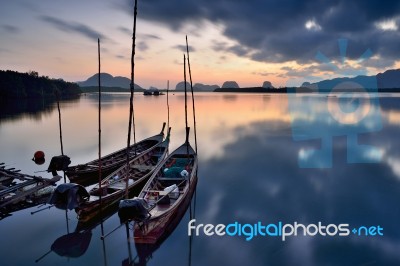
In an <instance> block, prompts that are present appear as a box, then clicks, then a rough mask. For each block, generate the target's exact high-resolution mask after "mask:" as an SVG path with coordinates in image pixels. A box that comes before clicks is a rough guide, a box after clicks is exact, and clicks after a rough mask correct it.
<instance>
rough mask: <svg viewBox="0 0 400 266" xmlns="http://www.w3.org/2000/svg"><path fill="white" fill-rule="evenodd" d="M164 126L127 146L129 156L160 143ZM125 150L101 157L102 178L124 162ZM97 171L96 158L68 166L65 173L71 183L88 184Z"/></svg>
mask: <svg viewBox="0 0 400 266" xmlns="http://www.w3.org/2000/svg"><path fill="white" fill-rule="evenodd" d="M164 128H165V123H164V124H163V127H162V130H161V132H160V133H159V134H157V135H154V136H152V137H149V138H147V139H144V140H142V141H140V142H138V143H136V144H133V145H131V146H130V148H129V153H130V156H131V158H134V157H135V156H140V155H141V154H143V153H146V152H147V151H149V150H150V149H152V148H153V147H155V146H156V145H158V144H160V143H161V142H162V141H163V138H164ZM126 152H127V148H123V149H120V150H118V151H116V152H113V153H111V154H108V155H106V156H103V157H102V158H101V173H102V178H104V177H106V176H108V175H109V174H110V173H112V172H113V171H115V170H116V169H118V168H119V167H120V166H121V165H122V164H124V163H126ZM98 172H99V160H98V159H97V160H93V161H90V162H88V163H85V164H78V165H75V166H70V167H68V168H67V170H66V171H65V174H66V175H67V176H68V178H69V180H70V182H71V183H76V184H81V185H90V184H93V183H95V182H97V181H98Z"/></svg>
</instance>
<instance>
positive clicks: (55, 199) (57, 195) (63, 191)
mask: <svg viewBox="0 0 400 266" xmlns="http://www.w3.org/2000/svg"><path fill="white" fill-rule="evenodd" d="M89 197H90V195H89V193H88V192H87V191H86V189H85V188H84V187H82V186H81V185H78V184H74V183H66V184H61V185H59V186H58V187H57V188H56V189H55V190H54V191H53V194H51V197H50V199H49V204H53V205H54V206H56V207H57V208H58V209H62V210H66V209H69V210H72V209H75V208H76V207H78V206H79V205H80V204H81V203H82V202H85V201H87V200H89Z"/></svg>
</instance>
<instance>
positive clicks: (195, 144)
mask: <svg viewBox="0 0 400 266" xmlns="http://www.w3.org/2000/svg"><path fill="white" fill-rule="evenodd" d="M186 52H187V61H188V67H189V78H190V89H191V91H192V106H193V127H194V147H195V151H196V154H197V132H196V111H195V107H194V93H193V82H192V71H191V70H190V59H189V44H188V38H187V35H186Z"/></svg>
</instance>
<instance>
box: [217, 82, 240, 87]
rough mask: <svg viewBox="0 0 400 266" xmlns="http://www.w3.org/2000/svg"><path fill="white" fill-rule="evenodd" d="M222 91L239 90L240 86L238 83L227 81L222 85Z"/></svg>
mask: <svg viewBox="0 0 400 266" xmlns="http://www.w3.org/2000/svg"><path fill="white" fill-rule="evenodd" d="M221 88H222V89H227V88H230V89H239V84H237V82H236V81H225V82H224V84H222V87H221Z"/></svg>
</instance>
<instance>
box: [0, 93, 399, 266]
mask: <svg viewBox="0 0 400 266" xmlns="http://www.w3.org/2000/svg"><path fill="white" fill-rule="evenodd" d="M92 98H93V101H92ZM228 98H229V97H228ZM104 99H105V100H104V105H107V108H105V109H104V110H105V111H104V115H103V122H102V124H103V126H104V128H103V129H102V134H103V143H102V152H103V153H104V154H107V153H110V152H112V151H114V150H117V149H119V148H122V147H124V146H125V145H126V136H127V133H126V131H127V119H128V109H129V108H128V105H129V95H128V94H121V95H120V94H118V95H110V96H109V97H108V96H105V98H104ZM305 99H306V98H304V99H303V101H302V102H301V101H300V102H299V105H298V107H299V108H302V107H303V106H305V105H307V106H306V107H304V108H308V106H315V112H316V111H317V110H320V109H321V108H323V106H322V105H321V103H322V102H323V101H326V99H325V98H324V99H320V98H319V96H313V97H309V98H307V100H305ZM135 100H136V102H135V103H136V105H135V118H136V126H137V132H136V133H137V138H138V139H143V138H144V137H146V136H148V135H150V134H153V132H156V131H158V130H159V125H160V123H162V122H164V121H166V117H167V115H166V97H158V98H157V97H149V98H145V97H144V96H141V95H135ZM379 100H380V109H381V111H380V114H381V122H382V129H381V130H380V131H375V132H371V133H368V134H360V135H359V136H358V137H359V139H358V142H359V143H360V144H368V145H372V146H374V147H377V148H379V149H381V150H382V151H383V157H382V160H381V161H380V162H379V163H372V164H349V163H348V162H347V146H348V145H347V138H346V137H345V136H334V137H333V138H332V167H331V168H329V169H302V168H299V167H298V155H299V153H300V151H301V150H302V149H303V150H304V149H307V148H318V147H319V145H320V142H319V141H320V140H317V139H309V140H304V141H294V140H293V137H292V133H293V131H292V130H293V128H292V126H291V119H292V116H291V115H292V114H291V113H290V112H289V111H288V110H289V109H288V98H287V96H286V95H251V94H244V95H238V96H237V98H236V100H234V101H232V99H227V98H226V97H224V94H213V93H199V94H198V97H196V104H197V105H196V111H197V112H196V115H197V116H196V119H197V126H198V128H197V129H198V130H197V133H198V141H199V145H198V146H199V165H200V168H199V183H198V186H197V191H198V192H199V194H198V195H197V206H196V219H197V223H214V224H218V223H230V222H234V221H238V222H241V223H246V222H248V223H255V222H257V221H262V222H265V223H269V222H278V221H283V222H285V223H293V222H294V221H297V222H302V223H318V221H321V222H323V223H349V224H351V225H353V226H361V225H366V226H370V225H381V226H382V227H383V228H384V236H382V237H356V236H350V237H346V238H341V237H332V238H324V237H304V236H302V237H297V238H288V239H287V240H286V241H285V242H282V241H281V240H280V239H278V238H273V237H268V238H263V237H256V238H254V239H253V240H251V241H246V240H245V239H244V238H242V237H228V236H224V237H216V236H212V237H205V236H199V237H194V238H193V239H192V240H193V242H190V239H189V238H188V236H187V223H188V221H189V220H190V214H189V211H187V212H186V214H185V215H184V216H183V218H182V220H181V222H180V223H178V224H177V225H176V228H175V229H174V230H173V232H172V233H171V234H170V235H169V236H168V237H166V238H165V239H164V240H163V241H162V244H160V245H159V246H157V245H155V246H152V247H149V248H147V247H146V248H142V247H134V244H133V242H129V243H130V244H131V245H132V246H131V249H128V242H127V240H126V232H125V230H124V229H123V228H121V229H120V230H117V231H116V232H115V233H113V234H112V235H110V237H109V238H106V239H105V242H103V241H101V240H100V236H101V235H103V234H104V232H102V226H101V224H99V225H93V226H91V225H79V226H78V221H77V219H76V217H75V216H74V215H69V216H70V217H69V220H68V222H69V224H70V226H71V228H75V230H74V232H78V233H83V232H87V234H86V236H87V238H86V239H90V241H89V242H90V244H89V245H88V247H87V249H86V250H85V251H84V252H81V253H82V254H81V256H80V257H77V258H71V259H70V261H67V260H63V259H64V258H63V257H60V256H59V255H57V254H56V253H54V252H51V253H50V254H49V255H48V256H47V257H46V258H44V259H42V260H41V261H40V262H39V263H38V264H39V265H40V264H42V265H56V264H57V265H63V264H68V265H78V264H79V265H102V264H108V265H121V263H122V262H124V261H125V262H126V261H127V262H128V263H129V262H135V263H139V261H140V260H139V257H137V258H136V259H135V260H133V259H134V258H135V257H136V256H137V255H138V254H139V253H140V254H142V255H141V257H142V259H141V260H142V261H141V262H142V263H144V262H146V263H147V265H186V264H187V263H188V259H187V257H189V256H191V264H192V265H363V264H367V265H368V264H373V263H375V264H377V265H399V264H400V257H399V255H398V249H399V247H400V231H399V230H398V225H397V224H398V221H399V220H400V207H399V206H398V201H399V197H398V191H399V190H400V142H398V141H397V136H398V135H399V133H400V105H399V104H398V102H399V100H400V99H399V97H398V96H397V95H387V94H382V95H381V96H380V99H379ZM96 101H97V97H96V96H94V95H89V94H87V95H86V96H85V97H84V96H82V97H81V99H80V100H79V101H76V102H70V103H68V102H62V103H61V112H62V116H63V138H64V139H63V142H64V150H65V154H67V155H68V156H70V157H71V159H72V161H73V163H74V164H77V163H81V162H85V161H88V160H89V159H91V158H94V157H96V156H97V138H96V136H97V120H96V118H97V102H96ZM170 107H171V114H170V117H171V120H170V124H171V126H172V127H173V129H172V132H173V133H172V136H171V144H170V145H171V146H170V147H171V150H173V149H174V148H176V147H177V146H178V145H180V144H181V140H182V139H184V130H180V129H181V128H182V129H183V128H184V121H183V119H182V114H183V111H184V105H183V95H182V94H180V93H176V94H175V95H171V94H170ZM188 109H189V110H191V108H188ZM321 110H322V109H321ZM300 111H301V110H300ZM57 119H58V117H57V114H56V112H50V113H49V114H48V115H44V116H42V119H41V120H40V122H39V121H32V120H31V119H30V118H28V117H26V116H24V115H21V116H18V118H16V119H15V120H7V121H8V122H9V123H2V124H1V125H0V135H1V138H0V147H1V149H2V153H1V156H2V158H1V161H6V162H10V163H15V164H17V165H18V168H19V169H21V170H22V171H23V172H26V173H33V172H34V171H37V170H44V169H45V168H47V165H46V164H45V165H44V166H43V167H41V166H37V165H35V164H34V163H33V162H32V161H31V155H32V154H33V152H34V151H36V150H43V151H44V152H45V153H46V155H48V156H51V155H58V154H59V137H58V127H57V121H58V120H57ZM2 121H4V120H2ZM313 121H314V122H315V124H312V123H313ZM309 123H310V125H311V126H318V127H319V128H320V130H321V132H328V131H327V127H328V128H329V125H328V124H327V123H326V121H325V120H324V118H323V117H319V118H317V119H314V120H311V119H310V122H309ZM43 177H45V176H43ZM32 210H36V209H32V208H31V209H28V210H26V211H19V212H16V213H15V214H14V215H12V216H11V217H9V218H7V219H4V220H1V221H0V235H2V238H1V240H0V243H1V244H2V246H7V247H12V248H10V249H5V248H3V249H0V256H1V258H2V264H4V265H31V264H33V261H34V260H35V259H37V258H38V257H39V256H40V255H42V254H43V253H45V252H46V251H48V250H51V247H52V244H53V243H55V241H56V240H57V239H58V238H62V237H64V236H65V235H68V233H70V234H72V231H71V232H68V230H67V232H66V224H65V217H64V213H63V212H62V211H60V210H56V209H50V210H48V211H43V212H40V213H38V214H35V215H33V216H31V215H30V212H31V211H32ZM27 224H29V226H27ZM118 225H119V219H118V217H117V216H116V215H113V216H111V217H110V218H109V219H107V220H105V221H104V223H103V226H104V231H105V232H110V231H111V230H112V229H113V228H115V227H117V226H118ZM74 226H76V227H74ZM89 232H90V233H91V237H88V236H89ZM131 235H132V232H131ZM73 239H74V237H73ZM83 239H85V237H83ZM62 242H63V243H66V242H64V241H62ZM83 242H85V241H83ZM24 243H29V249H28V248H26V249H21V248H19V247H21V245H22V244H24ZM190 245H192V246H190ZM72 246H74V245H72ZM82 247H84V245H82ZM64 248H65V247H64ZM136 248H137V249H136ZM61 250H62V248H61ZM82 250H84V249H81V251H82ZM190 250H191V253H190ZM129 251H131V256H129V253H128V252H129ZM65 254H66V253H65ZM73 254H74V253H73ZM75 254H79V252H77V253H75ZM102 254H103V256H102ZM186 254H187V256H186ZM189 254H191V255H189ZM205 254H206V255H205ZM129 258H130V259H129ZM125 262H124V263H125Z"/></svg>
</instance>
